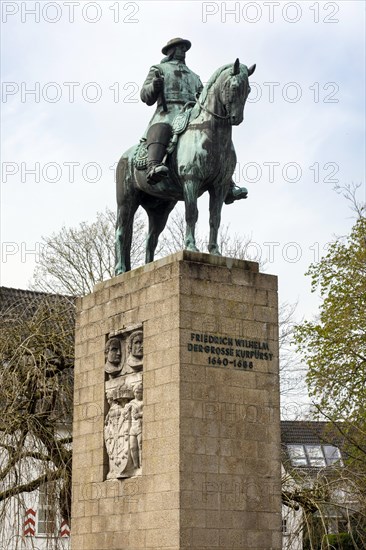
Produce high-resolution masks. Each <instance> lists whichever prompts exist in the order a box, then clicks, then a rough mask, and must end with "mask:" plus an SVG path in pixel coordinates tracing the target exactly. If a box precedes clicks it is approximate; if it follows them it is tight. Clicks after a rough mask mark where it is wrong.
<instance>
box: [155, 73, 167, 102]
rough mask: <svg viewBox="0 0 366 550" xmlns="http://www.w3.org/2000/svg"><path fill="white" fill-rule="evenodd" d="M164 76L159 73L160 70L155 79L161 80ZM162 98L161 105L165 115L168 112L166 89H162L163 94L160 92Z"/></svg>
mask: <svg viewBox="0 0 366 550" xmlns="http://www.w3.org/2000/svg"><path fill="white" fill-rule="evenodd" d="M161 77H162V75H161V74H160V73H159V71H158V70H156V71H155V78H161ZM160 97H161V104H162V107H163V111H164V112H165V113H167V112H168V107H167V105H166V100H165V94H164V88H162V90H161V92H160Z"/></svg>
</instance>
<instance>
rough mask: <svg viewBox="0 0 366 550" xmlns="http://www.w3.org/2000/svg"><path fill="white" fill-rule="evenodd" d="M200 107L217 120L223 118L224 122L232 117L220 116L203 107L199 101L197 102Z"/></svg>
mask: <svg viewBox="0 0 366 550" xmlns="http://www.w3.org/2000/svg"><path fill="white" fill-rule="evenodd" d="M196 101H197V103H198V105H199V106H200V107H201V109H203V110H204V111H206V113H208V114H209V115H211V116H213V117H215V118H221V119H222V120H227V119H228V118H230V115H226V116H223V115H219V114H218V113H214V112H213V111H210V110H209V109H207V107H205V106H204V105H203V103H201V102H200V101H199V99H197V100H196Z"/></svg>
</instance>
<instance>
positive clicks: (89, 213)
mask: <svg viewBox="0 0 366 550" xmlns="http://www.w3.org/2000/svg"><path fill="white" fill-rule="evenodd" d="M365 6H366V5H365V3H364V2H362V1H352V0H347V1H337V2H323V1H319V2H316V1H315V2H313V1H311V2H310V1H309V2H308V1H301V2H280V1H277V2H272V1H267V2H266V1H264V2H261V1H252V2H226V3H223V2H198V1H195V2H191V1H176V2H167V1H163V2H155V1H137V2H134V1H133V2H117V1H113V2H109V1H99V2H87V1H82V0H80V1H78V2H77V1H74V2H70V1H69V2H67V1H58V2H43V1H39V2H24V1H23V2H10V1H2V2H1V21H2V43H1V61H2V63H1V67H2V69H1V76H2V99H1V110H2V115H1V127H2V140H1V159H2V165H1V168H2V185H1V240H2V247H1V252H2V257H1V262H0V268H1V284H2V285H5V286H11V287H16V288H27V287H28V285H29V281H30V279H31V277H32V273H33V270H34V267H35V266H36V262H37V257H38V252H39V250H40V242H41V237H42V235H45V236H47V235H50V234H52V233H53V232H57V231H59V230H60V229H61V227H62V226H63V225H65V226H67V227H69V226H77V225H78V224H79V223H80V222H82V221H89V222H91V221H93V220H94V219H95V218H96V213H97V212H98V211H101V210H104V209H105V208H106V207H109V208H111V209H115V207H116V206H115V204H116V203H115V183H114V172H113V170H114V167H115V164H116V162H117V161H118V159H119V157H120V156H121V154H122V153H123V152H124V151H125V150H126V149H128V148H129V147H130V146H131V145H132V144H134V143H136V142H137V141H138V140H139V138H140V137H141V135H142V134H143V132H144V130H145V128H146V125H147V123H148V121H149V119H150V118H151V116H152V114H153V112H154V107H147V106H146V105H145V104H143V103H142V102H141V101H140V99H139V90H140V87H141V85H142V83H143V81H144V79H145V77H146V75H147V73H148V70H149V67H150V66H151V65H152V64H154V63H158V62H160V60H161V59H162V57H163V55H162V54H161V48H162V47H163V46H164V45H165V44H166V43H167V41H168V40H169V39H171V38H173V37H178V36H179V37H183V38H187V39H189V40H190V41H191V42H192V48H191V49H190V50H189V51H188V52H187V57H186V62H187V65H188V66H189V67H190V68H191V69H192V70H193V71H194V72H196V73H197V74H199V75H200V77H201V80H202V81H203V82H206V81H207V80H208V79H209V78H210V76H211V75H212V74H213V72H214V71H215V70H216V69H217V68H218V67H220V66H222V65H224V64H226V63H229V62H234V61H235V59H236V58H237V57H239V59H240V61H241V62H242V63H244V64H246V65H247V66H250V65H252V64H254V63H256V65H257V68H256V71H255V73H254V74H253V75H252V76H251V78H250V81H251V88H252V91H251V94H250V96H249V99H248V101H247V103H246V107H245V119H244V122H243V123H242V124H241V125H240V126H238V127H235V128H234V130H233V141H234V146H235V149H236V153H237V160H238V164H237V169H236V172H235V178H234V179H235V181H236V182H237V183H238V184H241V185H245V186H246V187H247V188H248V190H249V197H248V199H247V200H244V201H238V202H235V203H234V204H233V205H229V206H224V208H223V216H222V224H224V225H226V224H230V230H229V232H230V234H232V235H234V234H238V235H243V236H250V237H251V239H252V243H253V244H252V247H251V249H250V252H251V254H252V256H253V255H254V256H256V257H257V258H259V257H260V258H261V260H262V261H266V266H265V270H266V271H267V272H268V273H273V274H276V275H278V277H279V298H280V301H282V302H283V301H287V302H291V303H293V302H296V301H298V308H297V317H298V319H301V318H303V317H306V318H311V317H312V316H313V315H315V314H316V312H317V306H318V303H319V298H318V297H317V296H316V295H312V294H311V292H310V280H309V278H308V277H305V276H304V273H305V272H306V270H307V268H308V266H309V264H310V263H311V262H313V261H317V260H318V259H319V258H320V257H321V255H322V254H323V253H324V252H325V251H326V247H327V244H328V243H329V242H331V241H332V240H333V239H334V238H335V236H339V235H344V234H347V233H348V232H349V230H350V228H351V227H352V225H353V223H354V220H353V219H352V213H351V211H350V209H349V206H348V204H347V201H345V199H344V198H342V197H341V196H340V195H339V194H337V193H336V192H335V191H334V187H335V186H336V185H340V186H343V185H346V184H352V183H360V184H361V186H362V187H361V189H360V195H359V197H360V199H362V198H364V197H365V137H364V135H365V132H364V131H365V103H364V91H365V55H364V51H365ZM199 210H200V219H199V228H200V231H201V232H202V233H206V232H207V229H208V199H207V197H205V196H204V197H202V198H201V199H200V201H199Z"/></svg>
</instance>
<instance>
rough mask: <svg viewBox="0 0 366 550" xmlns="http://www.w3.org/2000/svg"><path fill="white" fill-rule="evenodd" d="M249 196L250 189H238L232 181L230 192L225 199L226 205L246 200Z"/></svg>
mask: <svg viewBox="0 0 366 550" xmlns="http://www.w3.org/2000/svg"><path fill="white" fill-rule="evenodd" d="M247 196H248V189H246V188H245V187H238V186H237V185H235V183H234V182H233V181H231V184H230V188H229V191H228V193H227V195H226V197H225V204H232V203H233V202H234V201H238V200H240V199H246V198H247Z"/></svg>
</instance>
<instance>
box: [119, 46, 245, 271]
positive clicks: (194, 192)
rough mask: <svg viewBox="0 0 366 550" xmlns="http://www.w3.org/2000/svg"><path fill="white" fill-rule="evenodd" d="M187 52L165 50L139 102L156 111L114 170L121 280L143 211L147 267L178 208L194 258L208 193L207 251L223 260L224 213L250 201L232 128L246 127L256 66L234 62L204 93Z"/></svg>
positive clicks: (184, 48) (179, 48) (172, 48)
mask: <svg viewBox="0 0 366 550" xmlns="http://www.w3.org/2000/svg"><path fill="white" fill-rule="evenodd" d="M190 47H191V43H190V42H189V41H188V40H184V39H181V38H174V39H173V40H170V41H169V42H168V44H167V45H166V46H164V48H163V49H162V53H163V54H164V55H166V57H165V58H164V59H163V60H162V62H161V63H160V64H158V65H153V66H152V67H151V68H150V71H149V74H148V76H147V78H146V80H145V82H144V85H143V87H142V90H141V99H142V101H144V102H145V103H146V104H147V105H153V104H154V103H156V104H157V108H156V111H155V113H154V115H153V117H152V119H151V121H150V123H149V126H148V129H147V131H146V132H145V135H144V137H143V138H142V140H141V142H140V144H139V145H135V146H133V147H131V148H130V149H129V150H128V151H126V152H125V153H124V154H123V155H122V157H121V159H120V161H119V163H118V166H117V174H116V179H117V204H118V211H117V223H116V268H115V272H116V275H118V274H119V273H123V272H125V271H129V270H130V269H131V264H130V249H131V241H132V229H133V218H134V215H135V212H136V210H137V208H138V207H139V206H142V207H143V208H144V209H145V210H146V212H147V214H148V218H149V231H148V236H147V242H146V263H148V262H151V261H152V260H153V259H154V252H155V249H156V246H157V242H158V237H159V235H160V233H161V232H162V231H163V229H164V227H165V225H166V222H167V219H168V216H169V214H170V212H171V211H172V209H173V208H174V206H175V205H176V203H177V201H178V200H184V202H185V206H186V223H187V229H186V240H185V247H186V248H187V249H188V250H193V251H197V248H196V244H195V225H196V222H197V218H198V210H197V199H198V197H199V196H200V195H201V194H202V193H204V192H205V191H208V192H209V194H210V238H209V245H208V249H209V252H210V253H211V254H216V255H219V254H220V251H219V249H218V245H217V236H218V229H219V226H220V219H221V209H222V205H223V203H224V202H225V203H226V204H230V203H232V202H234V200H238V199H242V198H246V196H247V190H246V189H245V188H244V187H243V188H238V187H236V186H235V184H234V182H233V180H232V175H233V173H234V170H235V166H236V155H235V150H234V147H233V144H232V139H231V127H232V125H238V124H240V123H241V122H242V120H243V111H244V105H245V102H246V99H247V97H248V94H249V92H250V86H249V81H248V77H249V76H250V75H251V74H253V72H254V70H255V65H253V66H252V67H250V68H249V69H248V67H247V66H246V65H242V64H240V63H239V60H238V59H237V60H236V62H235V63H234V64H229V65H225V66H224V67H221V68H220V69H218V70H217V71H215V73H214V74H213V76H212V77H211V79H210V80H209V82H208V83H207V85H206V86H205V87H203V86H202V83H201V80H200V78H199V76H198V75H196V74H195V73H194V72H193V71H191V70H190V69H189V68H188V67H187V66H186V64H185V53H186V51H187V50H188V49H189V48H190Z"/></svg>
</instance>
